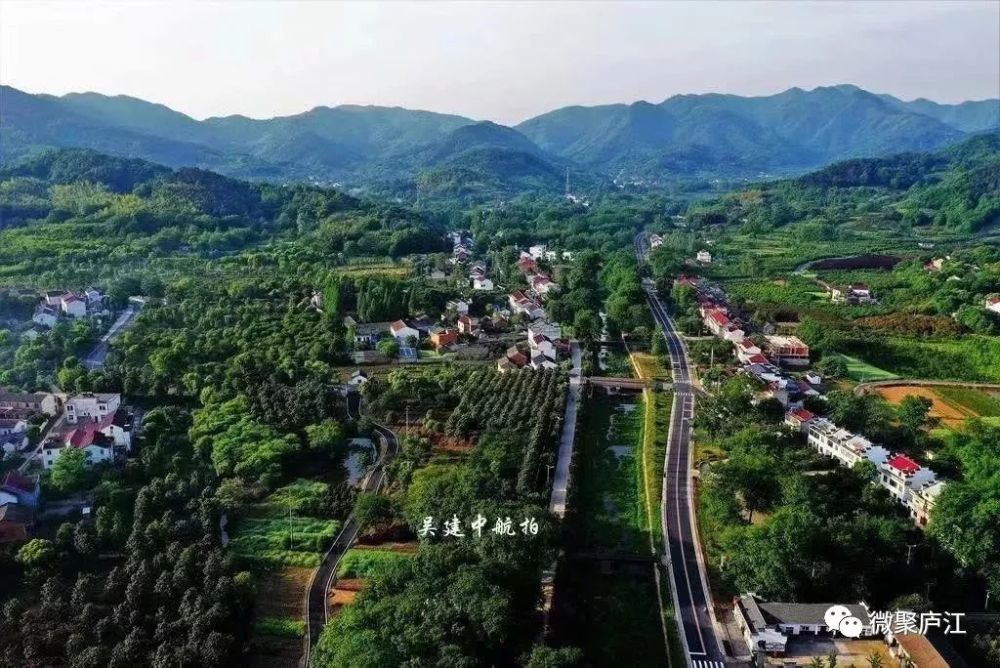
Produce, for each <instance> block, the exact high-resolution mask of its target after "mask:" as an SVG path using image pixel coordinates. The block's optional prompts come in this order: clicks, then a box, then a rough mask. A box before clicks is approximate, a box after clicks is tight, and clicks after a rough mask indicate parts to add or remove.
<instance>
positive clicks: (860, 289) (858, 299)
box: [826, 283, 875, 304]
mask: <svg viewBox="0 0 1000 668" xmlns="http://www.w3.org/2000/svg"><path fill="white" fill-rule="evenodd" d="M826 288H827V292H829V293H830V301H832V302H834V303H836V304H873V303H874V302H875V298H874V297H873V296H872V291H871V288H869V287H868V286H867V285H866V284H864V283H852V284H850V285H848V286H847V287H846V288H838V287H834V286H832V285H828V286H826Z"/></svg>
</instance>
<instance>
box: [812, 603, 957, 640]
mask: <svg viewBox="0 0 1000 668" xmlns="http://www.w3.org/2000/svg"><path fill="white" fill-rule="evenodd" d="M964 617H965V613H964V612H934V611H928V612H914V611H913V610H895V611H893V610H875V611H872V612H869V613H868V620H867V623H866V622H865V621H862V620H861V619H859V618H858V617H856V616H855V615H854V614H853V613H852V612H851V611H850V609H849V608H848V607H847V606H844V605H832V606H830V607H829V608H827V611H826V614H825V615H824V616H823V618H824V621H825V622H826V625H827V627H829V628H830V629H832V630H834V631H839V632H840V633H841V634H842V635H844V636H845V637H847V638H860V637H861V635H862V634H863V633H865V628H866V627H867V628H868V633H867V634H866V635H884V634H886V633H891V634H893V635H902V634H906V633H919V634H921V635H924V634H926V633H927V632H928V631H931V630H937V631H940V632H942V633H955V634H964V633H965V629H963V628H962V619H963V618H964Z"/></svg>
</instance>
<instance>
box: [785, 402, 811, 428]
mask: <svg viewBox="0 0 1000 668" xmlns="http://www.w3.org/2000/svg"><path fill="white" fill-rule="evenodd" d="M815 419H816V416H815V415H813V414H812V413H811V412H810V411H807V410H806V409H804V408H793V409H792V410H790V411H788V412H787V413H785V424H786V425H787V426H789V427H791V428H792V429H794V430H795V431H797V432H799V433H800V434H805V433H808V432H809V425H811V424H812V421H813V420H815Z"/></svg>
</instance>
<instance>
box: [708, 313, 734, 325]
mask: <svg viewBox="0 0 1000 668" xmlns="http://www.w3.org/2000/svg"><path fill="white" fill-rule="evenodd" d="M708 317H709V318H711V319H712V320H714V321H715V322H717V323H719V324H720V325H722V326H726V325H728V324H729V318H728V317H727V316H726V314H725V313H723V312H722V311H719V310H712V311H709V312H708Z"/></svg>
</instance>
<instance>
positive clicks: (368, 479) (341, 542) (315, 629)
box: [301, 392, 399, 666]
mask: <svg viewBox="0 0 1000 668" xmlns="http://www.w3.org/2000/svg"><path fill="white" fill-rule="evenodd" d="M347 414H348V416H350V417H353V418H357V417H359V416H360V415H361V396H360V395H359V394H357V393H356V392H352V393H351V394H349V395H348V397H347ZM373 429H374V431H375V433H376V435H377V436H378V439H379V441H380V442H381V444H382V448H381V453H380V456H379V458H378V461H376V462H375V466H374V467H372V470H371V471H370V472H369V474H368V475H367V476H365V478H364V481H363V482H362V485H361V487H362V489H363V491H366V492H371V491H378V490H379V489H381V488H382V485H383V483H384V482H385V476H386V470H385V467H386V464H388V463H389V462H391V461H392V460H393V459H394V458H395V457H396V455H397V454H399V443H398V442H397V441H396V435H395V434H393V433H392V431H391V430H390V429H389V428H387V427H385V426H383V425H380V424H374V425H373ZM360 530H361V527H360V526H359V525H358V523H357V522H356V521H355V520H354V515H353V514H352V515H351V516H350V517H348V518H347V520H346V521H345V522H344V526H343V527H342V528H341V530H340V533H339V534H337V538H336V539H334V541H333V545H331V546H330V548H329V549H328V550H327V552H326V554H325V555H323V561H322V562H320V565H319V567H318V568H317V569H316V572H315V573H313V577H312V580H310V581H309V589H308V592H307V594H306V620H307V624H306V635H305V643H304V648H303V649H304V651H303V656H302V662H301V665H303V666H308V665H309V653H310V650H311V649H312V646H313V645H315V644H316V643H317V642H318V641H319V636H320V633H322V631H323V627H324V626H325V625H326V622H327V620H328V619H329V617H330V610H329V607H328V605H327V604H328V603H329V598H328V593H329V591H330V589H331V588H332V587H333V583H334V581H335V580H336V579H337V569H338V568H339V566H340V560H341V559H343V558H344V554H345V553H346V552H347V550H348V549H349V548H350V547H351V545H353V544H354V540H355V539H356V538H357V537H358V532H359V531H360Z"/></svg>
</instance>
